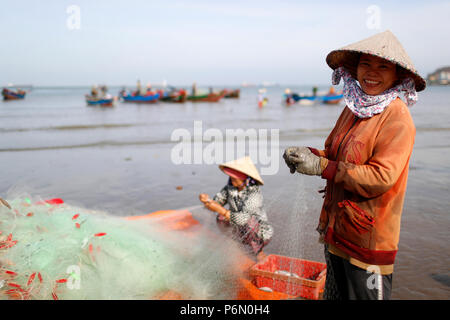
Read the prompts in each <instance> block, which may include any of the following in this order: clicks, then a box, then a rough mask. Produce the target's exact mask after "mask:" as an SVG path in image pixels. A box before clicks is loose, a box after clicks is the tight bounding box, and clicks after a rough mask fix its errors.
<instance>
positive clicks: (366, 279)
mask: <svg viewBox="0 0 450 320" xmlns="http://www.w3.org/2000/svg"><path fill="white" fill-rule="evenodd" d="M325 260H326V262H327V278H326V281H325V290H324V294H323V298H324V299H326V300H389V298H390V297H391V291H392V274H389V275H380V274H377V273H372V272H369V271H366V270H364V269H361V268H358V267H357V266H354V265H352V264H351V263H350V262H349V261H348V260H346V259H343V258H341V257H339V256H336V255H334V254H331V253H329V252H328V249H327V246H325Z"/></svg>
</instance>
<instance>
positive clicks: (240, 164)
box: [219, 157, 264, 184]
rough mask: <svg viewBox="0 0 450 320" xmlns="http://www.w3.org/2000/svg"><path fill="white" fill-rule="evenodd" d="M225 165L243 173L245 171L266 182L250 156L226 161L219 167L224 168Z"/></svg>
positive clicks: (261, 181)
mask: <svg viewBox="0 0 450 320" xmlns="http://www.w3.org/2000/svg"><path fill="white" fill-rule="evenodd" d="M223 167H227V168H231V169H234V170H237V171H240V172H242V173H245V174H246V175H248V176H249V177H251V178H253V179H254V180H256V181H258V182H259V183H261V184H264V181H263V179H262V178H261V176H260V175H259V172H258V169H256V167H255V165H254V164H253V161H252V159H250V157H244V158H240V159H237V160H233V161H230V162H226V163H223V164H221V165H219V168H220V169H221V170H223Z"/></svg>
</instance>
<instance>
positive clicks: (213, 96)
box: [187, 91, 225, 102]
mask: <svg viewBox="0 0 450 320" xmlns="http://www.w3.org/2000/svg"><path fill="white" fill-rule="evenodd" d="M224 96H225V91H222V92H220V93H209V94H205V95H199V96H188V97H187V99H188V100H189V101H193V102H218V101H219V100H220V99H222V98H223V97H224Z"/></svg>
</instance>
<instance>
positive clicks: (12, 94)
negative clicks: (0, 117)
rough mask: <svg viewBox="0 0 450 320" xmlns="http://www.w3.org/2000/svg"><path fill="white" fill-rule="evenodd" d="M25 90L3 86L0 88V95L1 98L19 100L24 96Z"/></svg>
mask: <svg viewBox="0 0 450 320" xmlns="http://www.w3.org/2000/svg"><path fill="white" fill-rule="evenodd" d="M25 94H26V92H25V91H23V90H20V89H17V90H16V91H13V90H10V89H6V88H3V90H2V96H3V100H19V99H24V98H25Z"/></svg>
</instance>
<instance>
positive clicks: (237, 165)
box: [199, 157, 273, 258]
mask: <svg viewBox="0 0 450 320" xmlns="http://www.w3.org/2000/svg"><path fill="white" fill-rule="evenodd" d="M219 168H220V169H221V170H222V171H223V172H224V173H225V174H227V175H228V176H229V179H228V183H227V185H225V187H223V188H222V190H221V191H220V192H219V193H217V194H216V195H215V196H214V198H213V200H210V199H209V197H208V195H207V194H204V193H202V194H200V196H199V198H200V201H201V202H203V203H204V204H205V207H206V208H207V209H209V210H211V211H214V212H216V213H217V214H218V215H217V220H218V222H219V223H224V224H226V225H230V226H231V227H232V230H233V234H234V235H235V236H237V238H238V239H239V240H240V241H241V242H242V243H243V244H245V245H246V246H247V248H249V249H250V251H251V252H252V253H253V254H255V255H257V256H258V258H261V257H262V256H263V255H264V254H263V253H262V249H263V247H264V246H265V245H267V244H268V243H269V241H270V240H271V238H272V235H273V228H272V226H271V225H270V224H269V222H268V220H267V214H266V212H265V210H264V206H263V196H262V193H261V190H260V186H261V185H263V184H264V181H263V180H262V178H261V177H260V175H259V173H258V170H257V169H256V167H255V165H254V164H253V162H252V160H251V159H250V158H249V157H244V158H241V159H238V160H235V161H231V162H227V163H224V164H221V165H220V166H219ZM226 204H228V206H229V210H227V209H225V208H224V206H225V205H226Z"/></svg>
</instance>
